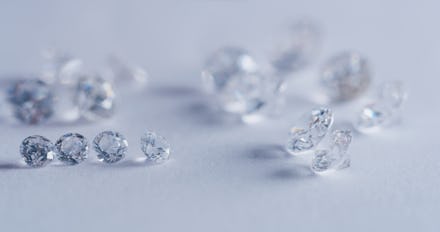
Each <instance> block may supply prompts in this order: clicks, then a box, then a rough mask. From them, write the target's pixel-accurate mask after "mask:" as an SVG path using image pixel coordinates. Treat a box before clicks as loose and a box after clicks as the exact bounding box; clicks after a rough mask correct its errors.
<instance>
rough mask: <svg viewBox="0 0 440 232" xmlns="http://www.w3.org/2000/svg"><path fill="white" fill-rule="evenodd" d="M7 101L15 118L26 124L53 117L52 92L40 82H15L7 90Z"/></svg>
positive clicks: (35, 80) (32, 80) (34, 80)
mask: <svg viewBox="0 0 440 232" xmlns="http://www.w3.org/2000/svg"><path fill="white" fill-rule="evenodd" d="M8 100H9V102H10V103H11V105H12V107H13V110H14V115H15V117H16V118H17V119H19V120H20V121H22V122H24V123H26V124H38V123H41V122H43V121H45V120H47V119H49V118H50V117H51V116H52V115H53V107H54V97H53V93H52V90H51V88H50V87H49V86H48V85H47V84H46V83H45V82H43V81H41V80H37V79H30V80H20V81H17V82H16V83H14V84H13V85H12V87H11V88H10V89H9V92H8Z"/></svg>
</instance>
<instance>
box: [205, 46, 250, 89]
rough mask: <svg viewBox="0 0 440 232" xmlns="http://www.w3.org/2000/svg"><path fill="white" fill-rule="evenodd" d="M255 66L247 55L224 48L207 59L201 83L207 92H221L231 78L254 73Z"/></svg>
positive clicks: (236, 48) (242, 50) (232, 48)
mask: <svg viewBox="0 0 440 232" xmlns="http://www.w3.org/2000/svg"><path fill="white" fill-rule="evenodd" d="M256 70H257V65H256V62H255V60H254V58H253V57H252V56H251V55H249V53H248V52H247V51H246V50H244V49H241V48H238V47H224V48H221V49H219V50H218V51H216V52H215V53H213V54H212V55H211V56H209V57H208V59H207V62H206V64H205V67H204V70H203V71H202V81H203V83H204V86H205V88H206V90H207V91H208V92H211V93H216V92H218V91H221V90H223V88H224V87H225V86H226V85H227V84H228V82H229V80H230V78H231V77H232V76H240V75H245V74H247V73H254V72H255V71H256Z"/></svg>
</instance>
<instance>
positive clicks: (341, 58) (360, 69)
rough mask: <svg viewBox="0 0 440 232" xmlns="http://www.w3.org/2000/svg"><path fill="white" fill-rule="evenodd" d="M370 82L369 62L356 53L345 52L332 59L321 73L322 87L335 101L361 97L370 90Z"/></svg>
mask: <svg viewBox="0 0 440 232" xmlns="http://www.w3.org/2000/svg"><path fill="white" fill-rule="evenodd" d="M370 82H371V71H370V67H369V64H368V61H367V60H366V59H365V58H364V57H363V56H362V55H360V54H359V53H356V52H344V53H341V54H338V55H336V56H334V57H332V58H331V59H330V60H329V61H328V62H327V63H326V64H325V65H324V67H323V69H322V73H321V83H322V86H323V87H324V88H325V89H326V91H327V93H328V95H329V97H330V98H331V99H332V100H335V101H345V100H350V99H353V98H355V97H357V96H359V95H360V94H362V93H364V92H365V91H366V90H367V89H368V87H369V85H370Z"/></svg>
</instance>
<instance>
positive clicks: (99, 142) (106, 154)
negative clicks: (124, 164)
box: [93, 131, 128, 163]
mask: <svg viewBox="0 0 440 232" xmlns="http://www.w3.org/2000/svg"><path fill="white" fill-rule="evenodd" d="M93 147H94V148H95V151H96V152H97V153H98V159H99V160H100V161H102V162H105V163H115V162H118V161H120V160H121V159H123V158H124V157H125V154H126V153H127V149H128V142H127V139H126V138H125V137H124V136H123V135H122V134H120V133H119V132H115V131H104V132H101V133H99V134H98V135H97V136H96V137H95V139H94V140H93Z"/></svg>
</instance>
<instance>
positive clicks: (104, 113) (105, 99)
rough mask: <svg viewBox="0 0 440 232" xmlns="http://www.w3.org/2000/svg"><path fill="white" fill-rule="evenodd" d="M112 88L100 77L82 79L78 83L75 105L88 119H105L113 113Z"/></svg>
mask: <svg viewBox="0 0 440 232" xmlns="http://www.w3.org/2000/svg"><path fill="white" fill-rule="evenodd" d="M114 98H115V94H114V92H113V87H112V85H111V84H110V82H108V81H105V80H104V79H102V78H100V77H88V78H82V79H81V81H80V82H79V83H78V86H77V91H76V96H75V103H76V105H77V106H78V108H79V110H80V112H81V115H83V116H84V117H86V118H88V119H91V120H93V119H96V118H99V117H101V118H107V117H110V116H112V115H113V112H114Z"/></svg>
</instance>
